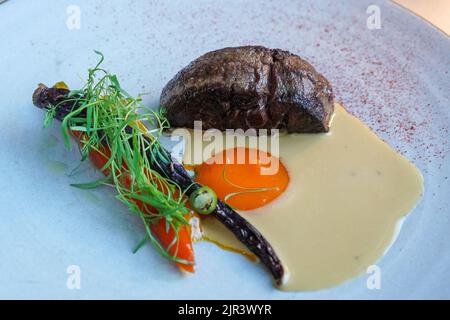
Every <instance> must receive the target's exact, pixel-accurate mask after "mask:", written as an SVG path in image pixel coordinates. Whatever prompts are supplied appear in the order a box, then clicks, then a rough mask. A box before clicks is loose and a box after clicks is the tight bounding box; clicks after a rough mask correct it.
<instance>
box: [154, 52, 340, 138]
mask: <svg viewBox="0 0 450 320" xmlns="http://www.w3.org/2000/svg"><path fill="white" fill-rule="evenodd" d="M160 103H161V106H162V107H163V108H165V112H166V116H167V119H168V120H169V122H170V124H171V126H172V127H187V128H192V127H193V125H194V121H196V120H199V121H202V128H203V129H204V130H206V129H210V128H216V129H219V130H225V129H244V130H246V129H249V128H254V129H280V130H282V131H287V132H289V133H295V132H299V133H307V132H309V133H316V132H327V131H328V130H329V122H330V118H331V115H332V114H333V109H334V104H333V90H332V88H331V85H330V83H329V82H328V81H327V79H326V78H325V77H324V76H322V75H321V74H320V73H318V72H317V71H316V70H315V69H314V67H313V66H312V65H311V64H309V63H308V62H307V61H305V60H304V59H302V58H300V57H299V56H297V55H295V54H292V53H290V52H288V51H284V50H280V49H268V48H265V47H261V46H244V47H235V48H224V49H220V50H216V51H212V52H208V53H206V54H204V55H202V56H201V57H199V58H197V59H196V60H194V61H192V62H191V63H190V64H189V65H188V66H186V67H185V68H184V69H182V70H181V71H180V72H178V74H177V75H175V77H174V78H173V79H172V80H170V81H169V82H168V83H167V85H166V86H165V87H164V89H163V91H162V93H161V98H160Z"/></svg>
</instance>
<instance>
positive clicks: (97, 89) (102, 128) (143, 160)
mask: <svg viewBox="0 0 450 320" xmlns="http://www.w3.org/2000/svg"><path fill="white" fill-rule="evenodd" d="M96 53H97V54H98V55H99V56H100V60H99V62H98V63H97V65H96V66H95V67H94V68H92V69H89V74H88V79H87V81H86V83H85V85H84V86H83V88H82V89H80V90H74V91H71V92H70V94H69V95H68V100H70V101H73V104H74V108H73V109H72V110H71V112H70V113H69V114H68V115H67V116H65V117H64V119H63V120H62V124H61V131H62V134H63V137H64V142H65V145H66V146H67V147H68V148H70V147H71V134H70V133H71V132H74V131H77V132H82V133H83V134H82V136H81V140H82V143H81V144H80V147H79V150H80V153H81V161H82V162H83V161H85V160H86V159H88V155H89V153H90V152H91V151H93V150H95V151H96V152H98V153H99V154H101V155H103V156H104V157H106V158H107V159H108V161H107V162H106V163H105V165H104V166H103V168H101V171H102V172H104V173H105V172H108V176H107V177H106V178H102V179H100V180H97V181H93V182H90V183H84V184H73V185H72V186H74V187H78V188H82V189H90V188H95V187H98V186H101V185H106V186H112V187H114V188H115V190H116V192H117V196H116V198H117V199H118V200H120V201H121V202H123V203H124V204H125V205H126V206H127V207H128V209H129V210H130V211H131V212H132V213H134V214H136V215H137V216H139V217H140V219H141V220H142V222H143V223H144V226H145V230H146V236H145V237H144V239H143V240H142V241H141V242H140V243H139V245H138V246H137V248H136V249H135V251H137V250H138V249H139V248H140V247H142V245H143V244H144V243H145V242H146V241H147V239H148V240H150V241H151V243H152V244H153V245H154V246H155V247H156V248H157V249H158V251H159V252H160V253H161V254H162V255H163V256H164V257H166V258H169V259H171V260H174V261H177V262H181V263H184V264H189V263H190V262H189V261H186V260H184V259H180V258H178V257H177V256H176V255H177V244H178V230H179V228H180V227H181V226H183V225H188V224H189V223H188V218H189V217H188V215H189V214H190V212H191V211H190V210H189V209H188V208H187V207H186V206H185V202H186V197H185V195H184V193H183V191H182V190H181V188H180V187H179V186H178V185H177V184H176V183H175V182H173V181H171V180H169V179H167V178H165V177H163V176H161V175H160V174H159V173H158V172H157V171H155V170H154V169H153V168H154V165H155V164H156V165H161V164H163V163H166V162H167V161H170V155H169V154H168V152H167V151H166V150H165V149H164V148H163V147H162V145H161V144H160V141H159V136H160V135H161V134H162V131H163V130H164V129H166V128H168V126H169V125H168V121H167V120H166V118H165V117H164V115H162V114H161V113H159V112H157V111H154V110H152V109H151V108H148V107H146V106H144V105H143V103H142V99H141V97H137V98H136V97H133V96H131V95H130V94H128V93H127V92H126V91H125V90H123V89H122V87H121V85H120V83H119V81H118V78H117V76H116V75H114V74H111V73H109V72H107V71H106V70H104V69H102V68H101V67H100V65H101V64H102V62H103V60H104V57H103V55H102V54H101V53H100V52H97V51H96ZM68 100H65V102H67V101H68ZM57 107H58V106H54V107H53V106H52V107H51V108H50V109H49V111H48V112H47V114H46V117H45V125H48V124H49V123H50V121H51V119H52V118H53V117H54V116H55V110H56V108H57ZM149 125H150V126H153V127H155V129H153V130H148V129H146V127H147V126H149ZM105 147H106V148H105ZM105 150H108V152H106V151H105ZM161 219H165V221H166V230H167V231H168V230H169V229H170V228H173V230H174V231H175V232H174V233H175V237H174V239H173V242H172V243H171V245H170V246H169V247H168V248H164V247H163V246H162V245H161V244H160V242H159V241H158V239H157V238H156V237H155V236H154V234H153V232H152V230H151V226H152V225H154V224H156V223H158V222H160V220H161ZM173 248H175V249H174V250H173V251H174V254H171V253H170V252H171V249H173ZM173 251H172V252H173Z"/></svg>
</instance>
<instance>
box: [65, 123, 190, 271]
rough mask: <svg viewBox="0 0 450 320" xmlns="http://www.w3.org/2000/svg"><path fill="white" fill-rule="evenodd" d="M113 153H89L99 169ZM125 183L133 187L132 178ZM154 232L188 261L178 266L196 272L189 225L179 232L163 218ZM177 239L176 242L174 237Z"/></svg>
mask: <svg viewBox="0 0 450 320" xmlns="http://www.w3.org/2000/svg"><path fill="white" fill-rule="evenodd" d="M72 135H73V136H75V137H76V138H77V140H78V142H79V143H80V144H81V145H82V144H83V142H82V140H83V139H82V136H83V134H82V133H80V132H77V131H73V132H72ZM110 155H111V151H110V150H109V149H108V148H107V147H104V149H103V150H102V153H100V152H98V151H97V150H91V151H90V153H89V160H90V161H91V162H92V163H93V164H94V166H95V167H96V168H98V169H102V168H103V167H104V166H105V165H106V163H107V162H108V160H109V157H110ZM102 173H103V174H104V175H105V176H108V175H109V174H110V169H109V168H106V169H104V170H103V172H102ZM123 183H124V185H125V186H126V187H127V188H128V187H131V178H128V179H127V178H125V179H124V181H123ZM134 201H135V203H136V205H137V206H138V207H139V208H140V209H141V210H142V211H143V212H145V213H147V214H152V213H155V212H156V210H155V209H153V208H148V207H147V206H144V204H143V203H142V202H141V201H138V200H134ZM150 229H151V231H152V233H153V234H154V235H155V237H156V238H157V239H158V241H159V243H160V244H161V246H162V247H163V248H165V249H166V250H167V249H168V252H169V254H170V255H171V256H174V257H176V258H179V259H182V260H185V261H187V262H188V263H183V262H178V261H177V262H176V264H177V265H178V267H179V268H180V269H181V270H183V271H187V272H194V262H195V259H194V250H193V246H192V240H191V233H190V230H189V227H188V226H180V227H179V229H178V232H175V230H174V229H173V227H172V226H169V228H168V229H167V228H166V219H164V218H161V219H160V220H159V221H158V222H156V223H155V224H152V225H151V226H150ZM175 237H177V238H178V239H177V241H176V243H175V244H174V243H173V242H174V239H176V238H175Z"/></svg>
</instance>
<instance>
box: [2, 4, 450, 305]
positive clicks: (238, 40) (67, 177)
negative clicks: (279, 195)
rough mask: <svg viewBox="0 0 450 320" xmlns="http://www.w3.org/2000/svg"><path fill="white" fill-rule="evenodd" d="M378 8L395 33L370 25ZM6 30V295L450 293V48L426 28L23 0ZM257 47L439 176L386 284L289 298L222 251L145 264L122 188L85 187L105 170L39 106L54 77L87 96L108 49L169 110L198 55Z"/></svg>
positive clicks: (363, 14)
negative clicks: (84, 157) (88, 160)
mask: <svg viewBox="0 0 450 320" xmlns="http://www.w3.org/2000/svg"><path fill="white" fill-rule="evenodd" d="M72 4H76V6H75V7H73V6H71V5H72ZM369 5H376V6H378V7H379V9H380V14H381V16H380V17H381V20H380V22H381V28H380V29H373V28H368V27H367V19H368V18H369V16H370V15H371V14H372V12H373V11H371V10H369V13H367V11H366V10H367V8H368V6H369ZM375 11H376V10H375ZM78 13H79V17H80V20H79V21H78V20H77V17H78ZM369 19H370V18H369ZM370 21H372V22H373V20H370ZM370 21H369V26H371V24H370ZM0 30H1V32H0V46H1V50H0V148H1V149H0V150H1V153H0V178H1V182H0V298H64V299H66V298H75V299H78V298H149V299H152V298H237V299H241V298H255V299H259V298H274V299H292V298H314V299H315V298H340V299H342V298H363V299H365V298H370V299H372V298H373V299H379V298H450V241H449V231H450V215H449V210H450V209H449V208H450V201H449V199H450V197H449V194H450V181H449V179H448V177H449V175H450V162H449V158H450V146H449V123H450V122H449V110H450V74H449V72H450V40H449V38H448V37H446V36H445V35H444V34H443V33H441V32H439V31H438V30H437V29H435V28H434V27H432V26H431V25H429V24H428V23H426V22H424V21H423V20H421V19H420V18H417V17H416V16H414V15H412V14H411V13H409V12H407V11H405V10H404V9H402V8H400V7H398V6H396V5H394V4H392V3H390V2H385V1H375V0H367V1H366V0H364V1H360V0H354V1H339V2H338V1H331V0H329V1H312V0H311V1H294V0H292V1H288V0H286V1H284V0H283V1H280V0H273V1H240V0H231V1H218V0H217V1H213V0H203V1H186V0H176V1H175V0H171V1H162V0H161V1H131V0H130V1H119V0H111V1H99V0H98V1H87V0H79V1H66V0H63V1H50V0H40V1H32V0H27V1H26V0H24V1H16V0H10V1H7V2H4V3H3V4H1V5H0ZM244 44H261V45H265V46H268V47H279V48H283V49H287V50H290V51H292V52H294V53H297V54H299V55H301V56H303V57H305V58H306V59H308V60H309V61H310V62H311V63H312V64H313V65H315V66H316V68H317V69H318V70H319V71H320V72H322V73H323V74H324V75H325V76H326V77H327V78H328V79H329V80H330V81H331V82H332V83H333V85H334V88H335V91H336V94H337V99H338V100H339V101H341V102H343V103H344V105H345V106H346V107H347V108H348V109H349V110H350V111H351V112H352V113H354V114H355V115H357V116H358V117H360V118H361V119H362V120H363V121H365V122H366V123H367V124H369V126H370V127H371V128H372V129H373V130H375V131H376V132H377V133H378V134H379V135H380V137H381V138H383V139H384V140H386V141H387V142H388V143H389V144H391V145H392V146H393V147H394V148H396V149H397V150H398V151H400V152H401V153H402V154H404V155H405V156H407V157H408V158H409V159H411V160H412V161H413V162H414V163H415V164H416V165H417V166H418V167H419V169H420V170H421V172H422V174H423V175H424V178H425V195H424V197H423V199H422V201H421V202H420V204H419V205H418V207H417V208H416V209H415V210H414V211H413V212H412V213H411V214H410V216H409V217H408V218H407V220H406V222H405V223H404V225H403V229H402V231H401V233H400V235H399V237H398V239H397V241H396V242H395V244H394V245H393V247H392V248H391V250H390V251H389V252H388V253H387V255H385V256H384V257H383V258H382V259H381V261H379V263H378V265H379V267H380V269H381V275H382V278H381V288H380V289H379V290H376V289H375V290H369V289H368V288H367V286H366V281H367V278H368V275H367V274H362V275H361V276H359V277H358V278H356V279H353V280H351V281H349V282H347V283H344V284H342V285H340V286H338V287H335V288H331V289H328V290H321V291H316V292H306V293H302V292H298V293H294V292H290V293H286V292H280V291H277V290H276V289H274V288H273V287H272V285H271V281H270V278H269V276H268V274H267V273H266V272H265V271H264V269H263V268H262V267H260V266H258V265H255V264H252V263H249V262H248V261H247V260H246V259H245V258H243V257H241V256H239V255H236V254H233V253H229V252H225V251H222V250H219V249H218V248H217V247H215V246H214V245H212V244H208V243H200V244H198V245H196V255H197V262H198V268H197V272H196V274H195V275H192V276H186V275H181V274H180V273H179V272H178V271H177V269H176V268H175V267H174V266H173V265H172V264H171V263H169V262H167V261H165V260H164V259H162V258H161V257H160V256H159V255H158V254H157V253H156V252H155V250H154V249H153V248H151V246H146V247H144V249H142V250H141V251H139V252H138V253H137V254H135V255H133V254H132V252H131V251H132V249H133V247H134V246H135V245H136V243H137V242H139V240H140V239H141V237H142V235H143V228H142V226H141V225H140V224H139V222H138V221H137V220H136V219H135V218H134V217H132V216H131V215H130V214H128V213H127V211H126V210H125V208H124V207H123V206H121V205H120V204H118V202H117V201H115V200H114V198H113V194H112V193H111V192H110V191H109V190H102V189H99V190H95V191H82V190H78V189H74V188H72V187H70V186H69V184H70V183H74V182H86V181H88V180H89V179H92V178H93V177H94V176H95V175H96V174H97V173H96V172H95V171H93V170H92V169H90V168H89V167H85V168H83V169H82V170H81V173H78V174H76V175H71V174H70V173H71V171H72V169H73V168H74V167H75V166H76V165H77V162H78V160H79V156H78V154H77V150H75V148H74V150H72V151H71V152H68V151H67V150H65V149H64V146H63V143H62V141H61V136H60V134H59V128H58V126H57V124H56V123H55V124H53V126H51V127H50V128H49V129H43V126H42V123H43V113H42V112H41V111H40V110H38V109H36V108H34V107H33V106H32V103H31V94H32V92H33V90H34V89H35V87H36V85H37V84H38V83H39V82H44V83H46V84H53V83H55V82H57V81H60V80H64V81H66V82H67V83H68V84H69V85H70V86H71V87H72V88H76V87H79V86H80V85H81V83H82V81H81V78H80V77H82V78H84V77H85V76H86V72H87V68H88V67H89V66H92V65H93V64H94V63H95V62H96V59H97V56H96V55H95V54H94V52H93V50H94V49H96V50H100V51H102V52H103V53H104V54H105V56H106V62H105V66H107V68H108V69H109V70H111V71H113V72H115V73H117V74H118V76H119V78H120V79H122V84H123V86H124V87H125V88H127V89H129V91H130V92H132V93H135V94H137V93H141V92H146V93H148V95H147V96H146V98H145V99H146V102H147V103H148V104H149V105H154V106H157V104H158V98H159V93H160V91H161V88H162V87H163V86H164V84H165V83H166V82H167V81H168V80H169V79H170V78H171V77H172V76H173V75H174V74H175V73H176V72H177V70H179V69H180V68H181V67H183V66H184V65H186V64H187V63H188V62H189V61H191V60H192V59H194V58H196V57H197V56H199V55H200V54H202V53H205V52H207V51H209V50H213V49H217V48H221V47H225V46H236V45H244ZM71 266H72V267H71ZM74 266H75V267H74ZM78 271H80V272H81V273H80V283H79V284H80V289H77V286H76V285H75V288H74V283H76V282H71V280H74V278H71V277H70V276H71V275H72V276H73V275H76V274H78V273H75V274H74V273H73V272H78ZM68 272H69V273H68ZM68 280H69V283H67V282H68ZM75 280H76V279H75ZM70 288H72V289H70Z"/></svg>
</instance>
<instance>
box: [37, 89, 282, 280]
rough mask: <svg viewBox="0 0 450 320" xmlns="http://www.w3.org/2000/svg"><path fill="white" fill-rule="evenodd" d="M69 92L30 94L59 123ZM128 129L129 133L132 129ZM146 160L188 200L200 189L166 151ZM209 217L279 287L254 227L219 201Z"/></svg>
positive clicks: (273, 257) (269, 252) (69, 105)
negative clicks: (243, 249) (240, 244)
mask: <svg viewBox="0 0 450 320" xmlns="http://www.w3.org/2000/svg"><path fill="white" fill-rule="evenodd" d="M69 92H70V91H69V90H67V89H64V88H57V87H52V88H48V87H46V86H45V85H43V84H40V85H39V87H38V88H37V89H36V90H35V92H34V94H33V104H34V105H35V106H36V107H38V108H40V109H44V110H47V109H49V108H50V107H51V106H57V108H56V109H55V118H56V119H58V120H60V121H62V120H63V119H64V117H65V116H66V115H67V114H68V113H70V112H71V111H72V110H73V109H74V108H75V107H76V106H75V105H74V103H75V102H74V99H70V98H69V97H68V94H69ZM78 116H81V117H82V116H85V115H84V114H83V113H81V114H79V115H78ZM129 129H130V130H131V128H129ZM155 154H159V155H160V156H162V157H165V158H166V159H169V161H158V160H160V159H152V158H154V155H155ZM149 158H150V159H152V160H153V161H152V163H151V165H152V168H153V169H154V170H155V171H157V172H159V173H160V174H161V175H162V176H165V177H166V178H168V179H170V180H172V181H173V182H174V183H176V184H177V185H178V186H180V188H181V189H182V190H183V191H184V192H185V194H186V195H187V196H188V197H189V196H190V195H191V194H192V193H193V192H194V191H195V190H197V189H199V188H200V187H202V186H201V185H200V184H198V183H195V182H194V181H193V180H192V178H191V177H190V176H189V174H188V173H187V171H186V169H185V168H184V167H183V165H181V164H180V163H178V162H177V161H176V160H175V159H173V158H171V156H170V153H169V152H168V151H167V150H165V149H162V150H158V152H150V153H149ZM211 215H213V216H214V217H216V218H217V219H218V220H219V221H220V222H221V223H222V224H223V225H225V226H226V227H227V228H228V229H229V230H230V231H231V232H233V234H234V235H235V236H236V237H237V238H238V239H239V241H241V242H242V243H243V244H244V245H245V246H246V247H247V248H248V249H249V250H250V251H251V252H253V253H254V254H255V255H256V256H257V257H258V258H259V260H260V261H261V262H262V263H263V264H264V265H265V266H266V267H267V268H268V269H269V271H270V273H271V274H272V276H273V278H274V280H275V282H276V283H277V284H281V282H282V279H283V276H284V269H283V266H282V264H281V261H280V259H279V258H278V256H277V254H276V253H275V251H274V249H273V248H272V246H271V245H270V243H269V242H268V241H267V240H266V239H265V238H264V236H263V235H262V234H261V233H260V232H259V231H258V230H257V229H256V228H255V227H253V226H252V225H251V224H250V223H249V222H248V221H247V220H245V219H244V218H243V217H241V216H240V215H239V214H238V213H237V212H235V211H234V210H233V209H231V208H230V207H229V206H228V205H227V204H225V203H224V202H222V201H220V200H217V204H216V208H215V209H214V211H212V212H211Z"/></svg>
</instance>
